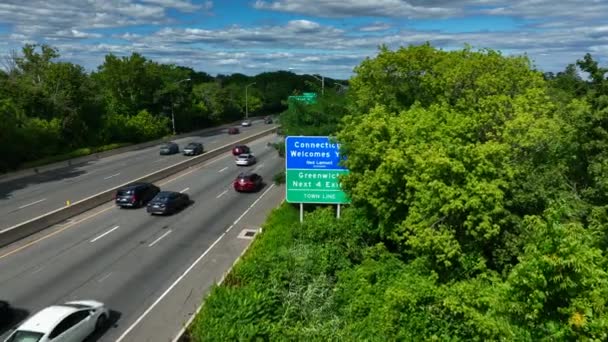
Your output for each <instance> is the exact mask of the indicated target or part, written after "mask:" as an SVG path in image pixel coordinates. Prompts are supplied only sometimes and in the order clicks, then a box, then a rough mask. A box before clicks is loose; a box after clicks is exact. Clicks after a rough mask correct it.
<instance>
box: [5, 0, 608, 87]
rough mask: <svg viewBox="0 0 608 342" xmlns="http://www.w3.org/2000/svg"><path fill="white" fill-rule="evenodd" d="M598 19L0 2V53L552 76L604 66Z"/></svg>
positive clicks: (302, 6)
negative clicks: (432, 61)
mask: <svg viewBox="0 0 608 342" xmlns="http://www.w3.org/2000/svg"><path fill="white" fill-rule="evenodd" d="M607 15H608V0H584V1H583V0H560V1H555V0H520V1H518V0H512V1H505V0H223V1H219V0H216V1H209V0H112V1H96V0H53V1H52V2H51V1H45V0H3V1H2V3H0V38H1V39H0V53H2V54H3V55H8V54H9V53H10V52H11V51H19V50H20V48H21V47H22V46H23V44H25V43H45V44H49V45H52V46H55V47H56V48H58V49H59V53H60V54H61V56H62V57H61V58H62V59H63V60H67V61H72V62H75V63H78V64H81V65H83V66H85V67H86V68H87V69H88V70H94V69H95V68H96V67H97V66H98V65H99V64H101V63H102V61H103V57H104V56H105V55H106V54H108V53H114V54H117V55H121V56H122V55H129V54H131V53H132V52H139V53H141V54H143V55H144V56H146V57H147V58H150V59H152V60H155V61H158V62H162V63H174V64H178V65H184V66H189V67H192V68H194V69H196V70H201V71H206V72H209V73H211V74H217V73H223V74H226V73H234V72H241V73H245V74H249V75H253V74H257V73H259V72H264V71H273V70H279V69H280V70H292V71H294V72H297V73H317V74H323V75H326V76H329V77H337V78H348V77H350V76H351V75H352V70H353V68H354V67H355V66H356V65H358V64H359V63H360V62H361V60H363V59H364V58H366V57H368V56H374V55H375V54H376V52H377V46H378V45H380V44H386V45H388V46H389V47H391V48H397V47H399V46H404V45H409V44H421V43H424V42H426V41H429V42H431V44H433V45H434V46H437V47H440V48H443V49H447V50H450V49H458V48H462V47H463V46H464V45H465V44H467V43H468V44H470V45H472V46H473V47H475V48H491V49H496V50H500V51H502V52H503V53H505V54H517V55H519V54H527V55H528V56H529V57H530V58H531V59H532V60H533V62H534V64H535V65H536V66H537V67H538V68H539V69H542V70H545V71H560V70H563V69H564V67H565V66H566V65H567V64H568V63H574V62H575V61H576V60H577V59H580V58H582V57H583V56H584V54H585V53H587V52H589V53H591V54H592V55H593V56H594V57H595V58H596V59H598V60H599V61H600V63H602V64H604V65H605V64H606V63H607V61H608V19H606V17H607Z"/></svg>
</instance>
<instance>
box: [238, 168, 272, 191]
mask: <svg viewBox="0 0 608 342" xmlns="http://www.w3.org/2000/svg"><path fill="white" fill-rule="evenodd" d="M232 185H233V186H234V190H236V191H237V192H249V191H258V190H260V189H261V188H262V186H264V183H263V179H262V176H260V175H258V174H257V173H255V172H241V173H240V174H239V175H238V176H237V177H236V179H235V180H234V182H233V183H232Z"/></svg>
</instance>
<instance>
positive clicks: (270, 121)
mask: <svg viewBox="0 0 608 342" xmlns="http://www.w3.org/2000/svg"><path fill="white" fill-rule="evenodd" d="M264 123H265V124H271V123H272V117H270V116H267V117H266V118H264Z"/></svg>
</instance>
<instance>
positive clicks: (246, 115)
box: [245, 82, 255, 120]
mask: <svg viewBox="0 0 608 342" xmlns="http://www.w3.org/2000/svg"><path fill="white" fill-rule="evenodd" d="M254 84H255V82H253V83H250V84H248V85H247V86H246V87H245V120H247V119H248V118H249V96H248V95H249V94H248V92H247V90H248V89H249V87H250V86H252V85H254Z"/></svg>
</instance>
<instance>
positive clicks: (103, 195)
mask: <svg viewBox="0 0 608 342" xmlns="http://www.w3.org/2000/svg"><path fill="white" fill-rule="evenodd" d="M277 129H278V127H273V128H271V129H268V130H265V131H262V132H259V133H255V134H253V135H250V136H248V137H247V138H244V139H241V140H238V141H235V142H232V143H229V144H226V145H223V146H221V147H218V148H216V149H214V150H211V151H209V152H206V153H203V154H202V155H199V156H196V157H192V158H189V159H186V160H183V161H181V162H179V163H177V164H174V165H171V166H168V167H166V168H164V169H161V170H158V171H155V172H152V173H150V174H147V175H145V176H143V177H140V178H137V179H133V180H131V181H129V182H126V183H124V184H121V185H119V186H116V187H113V188H111V189H108V190H105V191H103V192H100V193H98V194H96V195H93V196H90V197H87V198H85V199H82V200H79V201H76V202H74V203H72V204H71V205H70V206H66V207H63V208H59V209H56V210H53V211H51V212H49V213H46V214H44V215H41V216H38V217H35V218H33V219H30V220H28V221H25V222H22V223H20V224H17V225H15V226H12V227H9V228H6V229H4V230H1V231H0V247H4V246H6V245H9V244H11V243H13V242H15V241H18V240H21V239H23V238H25V237H27V236H29V235H32V234H34V233H37V232H39V231H41V230H44V229H45V228H47V227H50V226H52V225H54V224H57V223H60V222H63V221H65V220H67V219H69V218H70V217H73V216H76V215H78V214H82V213H84V212H86V211H87V210H91V209H93V208H95V207H98V206H100V205H102V204H104V203H107V202H109V201H111V200H112V199H113V198H114V194H115V193H116V190H118V189H119V188H121V187H123V186H125V185H127V184H131V183H134V182H150V183H152V182H156V181H159V180H161V179H163V178H167V177H168V176H170V175H172V174H175V173H178V172H180V171H183V170H185V169H187V168H189V167H191V166H193V165H196V164H199V163H202V162H204V161H207V160H209V159H211V158H214V157H216V156H218V155H220V154H222V153H225V152H229V151H231V150H232V147H233V146H234V145H237V144H245V143H248V142H251V141H253V140H256V139H259V138H261V137H264V136H266V135H270V134H272V133H274V132H276V131H277Z"/></svg>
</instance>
